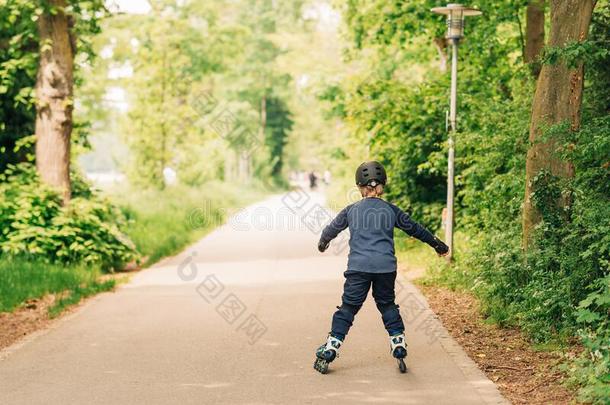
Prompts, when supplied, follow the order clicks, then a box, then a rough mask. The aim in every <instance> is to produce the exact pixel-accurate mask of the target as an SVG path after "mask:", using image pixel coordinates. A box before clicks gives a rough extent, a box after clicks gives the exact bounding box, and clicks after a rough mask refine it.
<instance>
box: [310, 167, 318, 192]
mask: <svg viewBox="0 0 610 405" xmlns="http://www.w3.org/2000/svg"><path fill="white" fill-rule="evenodd" d="M316 187H318V176H316V173H315V172H314V171H313V170H312V171H311V172H309V188H310V189H311V190H315V189H316Z"/></svg>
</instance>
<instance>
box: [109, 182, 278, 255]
mask: <svg viewBox="0 0 610 405" xmlns="http://www.w3.org/2000/svg"><path fill="white" fill-rule="evenodd" d="M268 192H269V191H268V190H265V189H264V188H263V187H262V186H260V185H257V184H253V185H249V186H243V185H236V184H229V183H221V182H211V183H208V184H206V185H204V186H202V187H201V188H198V189H194V188H189V187H183V186H175V187H169V188H167V189H165V190H125V191H120V192H116V191H115V192H113V193H112V194H110V195H109V197H110V199H111V200H112V201H113V202H114V203H115V204H117V205H118V206H120V207H121V209H122V210H123V212H124V213H125V214H126V216H127V218H128V219H129V221H130V223H129V226H128V227H127V229H125V233H126V234H127V236H129V238H130V239H131V240H132V241H133V242H134V243H135V245H136V247H137V249H138V251H139V252H140V253H141V254H142V256H143V257H144V258H145V260H144V263H143V265H144V266H150V265H151V264H153V263H155V262H157V261H159V260H160V259H162V258H164V257H167V256H172V255H174V254H176V253H178V252H180V251H181V250H182V249H184V248H185V247H186V246H188V245H189V244H191V243H193V242H195V241H197V240H198V239H200V238H201V237H202V236H204V235H205V234H206V233H207V232H209V231H211V230H212V229H214V228H216V227H218V226H220V225H222V224H224V222H225V221H226V219H227V217H228V216H230V215H231V214H232V213H234V212H236V211H237V210H238V209H240V208H243V207H245V206H246V205H249V204H251V203H253V202H254V201H256V200H259V199H261V198H263V197H264V196H265V195H266V194H268Z"/></svg>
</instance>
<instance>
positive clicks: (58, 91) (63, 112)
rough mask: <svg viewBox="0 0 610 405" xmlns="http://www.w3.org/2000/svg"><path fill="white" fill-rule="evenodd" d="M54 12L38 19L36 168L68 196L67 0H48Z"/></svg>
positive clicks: (69, 55)
mask: <svg viewBox="0 0 610 405" xmlns="http://www.w3.org/2000/svg"><path fill="white" fill-rule="evenodd" d="M48 3H49V5H50V6H51V7H53V8H54V9H55V10H56V12H53V13H51V12H45V13H43V14H42V15H41V16H40V18H39V19H38V32H39V35H40V65H39V68H38V77H37V79H36V108H37V113H36V168H37V169H38V173H39V174H40V178H41V179H42V181H44V182H45V183H47V184H49V185H51V186H53V187H55V188H57V189H59V190H60V191H61V193H62V196H63V200H64V204H66V203H68V202H69V200H70V136H71V133H72V110H73V97H72V96H73V70H74V49H73V46H72V41H71V37H70V22H69V19H68V16H67V15H66V13H65V10H64V9H65V7H66V0H50V1H49V2H48Z"/></svg>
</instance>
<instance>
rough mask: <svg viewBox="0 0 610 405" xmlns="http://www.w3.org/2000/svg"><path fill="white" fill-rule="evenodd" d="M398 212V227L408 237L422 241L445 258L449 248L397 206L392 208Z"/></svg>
mask: <svg viewBox="0 0 610 405" xmlns="http://www.w3.org/2000/svg"><path fill="white" fill-rule="evenodd" d="M392 207H393V208H394V210H395V212H396V227H397V228H398V229H400V230H402V231H404V232H405V233H406V234H407V235H409V236H412V237H414V238H417V239H419V240H421V241H422V242H424V243H427V244H428V245H430V246H431V247H432V248H433V249H434V250H435V251H436V253H437V254H439V255H440V256H445V255H446V254H447V253H448V252H449V246H447V245H445V243H444V242H443V241H442V240H440V239H439V238H437V237H436V236H434V235H433V234H432V233H431V232H430V231H428V230H427V229H426V228H424V227H423V226H421V225H420V224H418V223H417V222H415V221H413V220H412V219H411V217H410V216H409V214H407V213H406V212H404V211H403V210H401V209H400V208H398V207H396V206H392Z"/></svg>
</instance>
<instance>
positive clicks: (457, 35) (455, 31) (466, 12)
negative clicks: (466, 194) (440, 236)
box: [431, 3, 482, 261]
mask: <svg viewBox="0 0 610 405" xmlns="http://www.w3.org/2000/svg"><path fill="white" fill-rule="evenodd" d="M431 11H432V12H433V13H437V14H443V15H446V16H447V36H446V38H447V39H448V40H449V41H450V42H451V98H450V102H449V134H448V137H449V142H448V143H449V152H448V157H447V161H448V169H447V215H446V219H445V243H447V246H449V254H448V255H447V260H449V261H451V258H452V256H453V222H454V220H453V199H454V195H455V191H454V190H455V186H454V181H455V170H454V167H455V163H454V162H455V133H456V131H457V126H456V118H457V63H458V45H459V42H460V39H462V38H463V37H464V18H465V17H468V16H477V15H481V14H482V13H481V11H479V10H476V9H474V8H469V7H464V6H463V5H461V4H455V3H450V4H447V6H446V7H434V8H433V9H432V10H431Z"/></svg>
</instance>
